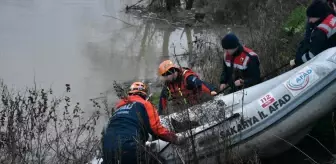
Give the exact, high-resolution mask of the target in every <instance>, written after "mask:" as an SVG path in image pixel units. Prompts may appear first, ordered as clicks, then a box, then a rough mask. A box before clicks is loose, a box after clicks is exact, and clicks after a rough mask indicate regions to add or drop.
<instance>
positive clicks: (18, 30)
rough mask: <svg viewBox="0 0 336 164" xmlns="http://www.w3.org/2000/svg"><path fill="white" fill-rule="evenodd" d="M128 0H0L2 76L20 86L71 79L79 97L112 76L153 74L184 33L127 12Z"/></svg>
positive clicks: (98, 89) (61, 86)
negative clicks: (140, 18) (148, 21)
mask: <svg viewBox="0 0 336 164" xmlns="http://www.w3.org/2000/svg"><path fill="white" fill-rule="evenodd" d="M134 2H135V1H134V0H133V1H132V0H1V1H0V78H2V79H3V80H4V82H5V83H6V84H8V85H9V86H10V87H14V88H18V89H22V88H24V87H26V86H32V85H33V84H34V81H35V82H36V84H37V86H38V87H44V88H48V87H52V88H53V89H54V92H55V93H56V95H57V94H61V93H63V92H64V91H65V84H70V85H71V89H72V92H71V94H72V98H73V99H75V100H76V101H79V102H82V104H83V103H84V104H87V103H89V101H88V100H89V99H90V98H94V97H97V96H100V93H102V92H105V91H107V90H111V89H112V88H113V87H112V82H113V80H117V81H118V82H119V81H120V82H122V81H130V80H133V79H152V78H156V77H157V75H156V71H157V67H158V64H159V62H160V61H161V60H162V59H163V58H162V56H167V55H169V52H172V49H173V48H172V47H171V45H172V43H175V44H176V53H181V52H184V49H182V48H181V45H182V46H184V47H188V45H187V37H186V33H185V32H184V33H183V30H182V29H171V28H168V26H164V25H162V26H157V25H155V24H152V23H151V24H150V23H145V22H144V21H141V20H138V19H137V18H134V16H132V15H127V14H125V13H124V11H123V9H124V8H125V6H126V5H130V4H133V3H134ZM110 16H112V17H110ZM113 17H115V18H118V19H120V20H123V21H124V22H127V23H124V22H123V21H120V20H118V19H115V18H113ZM190 34H191V35H192V34H193V31H192V30H191V31H190ZM189 39H190V38H189ZM166 58H167V57H166ZM115 98H116V97H113V96H112V99H115Z"/></svg>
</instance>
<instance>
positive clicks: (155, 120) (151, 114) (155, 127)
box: [144, 102, 177, 143]
mask: <svg viewBox="0 0 336 164" xmlns="http://www.w3.org/2000/svg"><path fill="white" fill-rule="evenodd" d="M144 105H145V108H146V112H147V115H148V119H149V126H150V131H149V133H150V134H151V135H152V136H153V137H155V138H156V137H158V138H159V139H161V140H164V141H167V142H173V143H176V142H177V136H176V134H175V133H174V132H171V131H169V130H168V129H167V128H165V127H164V126H163V125H162V124H161V122H160V117H159V114H158V113H157V110H156V109H155V107H154V105H152V104H151V103H150V102H146V103H145V104H144Z"/></svg>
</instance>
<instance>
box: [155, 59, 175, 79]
mask: <svg viewBox="0 0 336 164" xmlns="http://www.w3.org/2000/svg"><path fill="white" fill-rule="evenodd" d="M170 68H177V67H176V66H175V65H174V63H173V62H172V61H170V60H165V61H163V62H162V63H161V64H160V66H159V74H160V75H163V74H164V73H166V72H167V71H168V70H169V69H170Z"/></svg>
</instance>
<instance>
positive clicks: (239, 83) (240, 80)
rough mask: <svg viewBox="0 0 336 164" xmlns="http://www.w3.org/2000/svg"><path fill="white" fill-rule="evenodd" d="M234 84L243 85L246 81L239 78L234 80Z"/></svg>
mask: <svg viewBox="0 0 336 164" xmlns="http://www.w3.org/2000/svg"><path fill="white" fill-rule="evenodd" d="M234 84H235V85H236V86H237V87H239V86H242V85H243V84H244V81H243V80H242V79H238V80H236V81H235V82H234Z"/></svg>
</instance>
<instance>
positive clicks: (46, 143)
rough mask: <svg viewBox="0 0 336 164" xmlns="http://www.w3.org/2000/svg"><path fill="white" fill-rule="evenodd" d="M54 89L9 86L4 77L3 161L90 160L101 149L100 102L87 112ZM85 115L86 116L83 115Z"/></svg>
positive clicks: (0, 104)
mask: <svg viewBox="0 0 336 164" xmlns="http://www.w3.org/2000/svg"><path fill="white" fill-rule="evenodd" d="M66 88H67V92H65V94H64V96H62V97H55V96H53V91H52V89H39V88H36V87H31V88H27V89H26V90H25V91H24V92H22V91H15V90H10V89H9V88H8V87H7V85H5V84H4V83H3V81H1V83H0V89H1V102H0V116H1V117H0V134H1V138H0V151H1V153H0V154H1V155H0V163H27V164H29V163H73V164H76V163H87V162H89V161H91V159H92V158H93V156H95V155H96V150H99V145H100V144H99V142H100V140H99V138H98V137H97V135H96V130H97V129H96V125H97V124H96V123H97V120H98V119H99V117H100V109H101V108H102V107H101V106H97V104H95V105H94V109H93V110H92V111H93V112H92V114H88V113H85V112H84V111H83V110H82V108H81V107H80V104H79V103H73V102H72V100H71V99H70V97H68V96H66V95H67V93H68V92H70V85H67V86H66ZM84 117H85V118H84Z"/></svg>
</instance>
